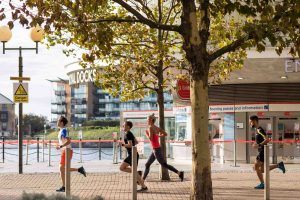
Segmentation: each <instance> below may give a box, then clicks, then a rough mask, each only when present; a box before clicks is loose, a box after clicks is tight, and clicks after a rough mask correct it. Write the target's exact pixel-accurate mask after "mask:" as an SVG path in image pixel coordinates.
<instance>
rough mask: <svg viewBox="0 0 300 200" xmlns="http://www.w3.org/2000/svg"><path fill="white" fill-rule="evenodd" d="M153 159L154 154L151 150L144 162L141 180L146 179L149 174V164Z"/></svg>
mask: <svg viewBox="0 0 300 200" xmlns="http://www.w3.org/2000/svg"><path fill="white" fill-rule="evenodd" d="M154 161H155V155H154V153H153V152H152V153H151V155H150V156H149V158H148V160H147V162H146V164H145V171H144V175H143V181H145V180H146V178H147V176H148V174H149V171H150V166H151V165H152V163H153V162H154Z"/></svg>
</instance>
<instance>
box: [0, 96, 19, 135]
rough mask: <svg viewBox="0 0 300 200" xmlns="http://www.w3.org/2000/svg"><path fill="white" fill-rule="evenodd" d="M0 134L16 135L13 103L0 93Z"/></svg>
mask: <svg viewBox="0 0 300 200" xmlns="http://www.w3.org/2000/svg"><path fill="white" fill-rule="evenodd" d="M0 135H1V136H13V135H16V115H15V104H14V102H12V101H11V100H10V99H8V98H7V97H5V96H4V95H2V94H0Z"/></svg>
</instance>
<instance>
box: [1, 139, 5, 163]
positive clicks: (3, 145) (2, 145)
mask: <svg viewBox="0 0 300 200" xmlns="http://www.w3.org/2000/svg"><path fill="white" fill-rule="evenodd" d="M4 140H5V139H4V137H2V161H3V163H4V154H5V152H4Z"/></svg>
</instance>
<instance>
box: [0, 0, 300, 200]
mask: <svg viewBox="0 0 300 200" xmlns="http://www.w3.org/2000/svg"><path fill="white" fill-rule="evenodd" d="M149 2H150V1H147V0H135V1H133V0H100V1H96V0H91V1H89V4H84V3H81V1H67V0H65V1H61V2H59V3H57V4H58V5H63V6H62V7H61V6H57V4H55V3H53V2H52V5H51V6H48V7H47V6H46V4H45V3H44V2H43V1H37V0H35V1H33V0H27V1H25V3H24V4H25V5H26V6H28V7H30V8H37V10H38V11H37V14H38V17H35V16H33V15H32V13H30V12H29V11H27V10H26V6H25V7H22V8H21V9H17V10H18V11H15V12H14V16H13V17H14V19H20V21H21V23H23V24H26V23H27V24H28V23H29V22H28V20H27V19H26V17H24V13H25V14H26V15H27V16H30V15H31V16H32V17H33V19H34V20H33V21H32V24H31V25H35V24H36V23H38V24H42V23H43V22H44V18H43V17H46V22H47V25H46V26H45V28H46V30H47V29H48V30H50V25H49V24H52V26H54V27H55V21H56V20H58V21H60V22H62V21H64V20H65V21H66V20H70V21H69V22H70V24H72V25H73V29H74V30H76V31H75V32H77V33H78V34H76V36H77V37H76V38H72V39H71V40H66V41H69V42H75V43H76V42H77V44H78V43H81V44H82V43H84V42H89V40H90V37H93V36H95V37H98V38H99V39H103V38H105V40H99V41H102V42H101V43H99V44H97V45H96V47H97V49H96V50H94V49H95V46H94V45H91V46H90V49H92V51H94V52H97V53H95V54H93V56H92V54H87V55H86V56H84V57H83V58H84V59H85V60H92V61H93V60H95V59H101V56H103V55H108V54H109V50H110V48H111V44H112V40H113V30H112V29H111V27H109V25H108V24H107V23H103V22H104V21H106V22H108V21H110V22H112V21H113V22H119V23H123V22H129V21H130V22H136V23H141V24H144V25H147V26H149V27H150V28H152V29H158V30H162V31H171V32H176V33H178V34H180V35H181V36H182V38H183V46H182V49H183V50H184V52H185V55H186V59H187V61H188V63H189V65H188V66H187V67H188V72H189V74H188V75H189V79H190V86H191V87H190V88H191V107H192V140H193V142H192V154H193V155H192V158H193V168H192V169H193V172H192V190H191V199H213V193H212V181H211V166H210V156H209V146H208V83H209V79H208V77H209V75H210V74H211V75H212V76H215V75H216V74H217V73H219V72H222V73H225V74H226V73H228V72H229V71H230V70H231V68H230V64H231V62H232V61H235V58H234V57H235V56H234V54H232V52H235V51H237V50H241V49H242V50H246V49H247V48H250V47H256V49H257V50H258V51H264V50H265V48H266V46H267V45H271V46H273V47H276V48H275V50H276V52H277V53H278V54H280V53H281V52H282V50H283V49H284V48H289V50H290V53H291V54H292V55H293V56H296V55H297V54H298V56H299V53H300V33H299V16H300V9H299V3H298V0H282V1H277V0H268V1H258V0H240V1H231V0H216V1H209V0H198V1H195V0H180V1H179V0H177V1H171V0H170V1H161V0H158V1H157V2H158V4H160V3H164V4H165V5H171V3H170V2H179V3H180V14H181V16H180V18H179V17H178V19H176V20H175V23H170V22H169V21H166V22H164V21H163V22H162V21H160V20H157V16H153V12H152V11H153V9H154V7H155V5H157V4H156V3H154V2H153V1H151V3H149ZM114 4H117V5H118V7H119V8H124V9H125V10H126V11H127V12H121V14H120V13H118V12H115V8H113V6H112V5H114ZM14 9H15V8H14ZM74 9H75V10H76V12H75V13H76V15H74V13H73V14H72V12H73V10H74ZM64 10H72V11H71V15H69V14H70V13H68V12H66V13H65V12H63V11H64ZM82 10H85V11H87V10H90V11H93V12H86V13H84V12H80V11H82ZM21 11H23V12H24V13H22V14H20V13H21ZM2 12H3V11H2ZM26 12H27V13H26ZM95 13H97V15H95ZM220 16H221V24H222V23H224V25H225V26H224V27H223V26H220V25H218V24H215V25H214V24H213V23H211V22H213V20H214V19H216V21H218V19H220ZM95 17H96V18H95ZM2 18H3V17H2ZM97 18H98V19H99V20H98V21H99V23H96V24H95V29H94V32H89V36H87V35H86V33H87V32H86V31H85V30H84V29H85V28H86V27H87V26H88V24H89V23H88V22H89V21H90V20H91V19H92V20H93V21H97V20H95V19H97ZM53 22H54V25H53ZM231 23H234V24H231ZM9 24H10V25H11V26H12V22H10V23H9ZM79 24H80V25H81V26H80V27H79V28H78V27H77V29H76V26H78V25H79ZM56 25H57V24H56ZM232 25H235V26H236V29H231V28H227V26H228V27H232ZM62 27H63V24H62V23H60V25H58V26H57V27H55V28H56V32H57V34H60V31H61V29H62ZM68 27H69V28H70V30H71V26H68ZM78 29H81V31H82V32H81V33H79V32H80V31H79V30H78ZM88 30H90V29H88ZM233 30H235V31H233ZM102 34H103V35H102ZM78 36H81V37H78ZM220 37H221V38H222V39H224V42H221V43H217V44H216V43H215V41H220ZM98 48H99V49H98ZM218 58H221V59H219V60H217V59H218ZM220 62H221V63H220ZM213 66H214V67H215V68H212V67H213Z"/></svg>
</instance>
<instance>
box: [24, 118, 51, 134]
mask: <svg viewBox="0 0 300 200" xmlns="http://www.w3.org/2000/svg"><path fill="white" fill-rule="evenodd" d="M23 121H24V122H23V123H24V127H25V130H27V133H28V134H31V136H33V135H35V134H39V133H42V132H43V131H44V125H45V124H46V123H47V117H45V116H41V115H35V114H32V113H30V114H25V115H24V116H23Z"/></svg>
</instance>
